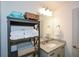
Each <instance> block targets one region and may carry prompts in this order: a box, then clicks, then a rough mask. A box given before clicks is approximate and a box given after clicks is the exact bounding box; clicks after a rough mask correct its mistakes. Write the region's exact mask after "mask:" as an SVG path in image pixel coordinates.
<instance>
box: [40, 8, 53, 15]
mask: <svg viewBox="0 0 79 59" xmlns="http://www.w3.org/2000/svg"><path fill="white" fill-rule="evenodd" d="M39 13H40V14H42V15H46V16H52V14H53V13H52V11H51V10H49V9H48V8H40V9H39Z"/></svg>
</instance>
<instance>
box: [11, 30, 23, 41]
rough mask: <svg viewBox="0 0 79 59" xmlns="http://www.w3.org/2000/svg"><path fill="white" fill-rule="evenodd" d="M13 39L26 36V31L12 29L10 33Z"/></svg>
mask: <svg viewBox="0 0 79 59" xmlns="http://www.w3.org/2000/svg"><path fill="white" fill-rule="evenodd" d="M10 35H11V36H10V39H11V40H17V39H23V38H24V31H12V32H11V33H10Z"/></svg>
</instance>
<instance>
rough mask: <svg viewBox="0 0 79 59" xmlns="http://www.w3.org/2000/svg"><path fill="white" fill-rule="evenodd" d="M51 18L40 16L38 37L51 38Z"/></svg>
mask: <svg viewBox="0 0 79 59" xmlns="http://www.w3.org/2000/svg"><path fill="white" fill-rule="evenodd" d="M53 34H54V31H53V16H44V15H40V36H41V37H42V38H44V37H45V36H49V38H53Z"/></svg>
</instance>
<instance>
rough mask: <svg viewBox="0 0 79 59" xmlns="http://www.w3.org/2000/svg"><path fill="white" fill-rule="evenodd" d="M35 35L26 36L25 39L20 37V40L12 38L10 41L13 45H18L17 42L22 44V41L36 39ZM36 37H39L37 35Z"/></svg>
mask: <svg viewBox="0 0 79 59" xmlns="http://www.w3.org/2000/svg"><path fill="white" fill-rule="evenodd" d="M34 38H35V37H29V38H24V39H18V40H11V39H10V43H11V45H16V44H20V43H24V42H29V41H31V40H34ZM36 38H38V37H37V36H36Z"/></svg>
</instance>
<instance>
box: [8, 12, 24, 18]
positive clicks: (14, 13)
mask: <svg viewBox="0 0 79 59" xmlns="http://www.w3.org/2000/svg"><path fill="white" fill-rule="evenodd" d="M8 17H12V18H21V19H24V16H23V14H22V13H21V12H17V11H12V12H11V13H10V14H9V15H8Z"/></svg>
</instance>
